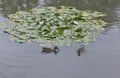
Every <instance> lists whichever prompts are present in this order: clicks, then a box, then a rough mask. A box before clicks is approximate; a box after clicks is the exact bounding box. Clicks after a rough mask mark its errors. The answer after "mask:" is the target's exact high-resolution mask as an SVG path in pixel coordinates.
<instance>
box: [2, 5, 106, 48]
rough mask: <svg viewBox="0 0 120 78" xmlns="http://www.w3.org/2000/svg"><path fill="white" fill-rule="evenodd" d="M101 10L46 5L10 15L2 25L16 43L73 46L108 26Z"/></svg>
mask: <svg viewBox="0 0 120 78" xmlns="http://www.w3.org/2000/svg"><path fill="white" fill-rule="evenodd" d="M105 15H106V14H102V13H101V12H97V11H80V10H77V9H76V8H75V7H68V6H60V7H42V8H34V9H31V10H29V11H28V12H25V11H18V12H16V13H15V14H9V15H8V20H7V21H6V22H5V24H4V25H3V26H1V28H2V29H3V30H4V31H5V32H7V33H8V34H9V35H10V39H11V40H14V41H16V42H22V43H23V42H27V41H28V40H32V42H33V41H34V42H48V43H49V42H50V43H52V44H54V45H60V46H63V45H65V46H72V45H74V44H76V43H78V42H79V43H82V44H88V43H90V42H92V41H94V40H95V38H96V36H97V34H98V33H99V32H100V31H102V30H103V29H104V26H105V25H106V22H104V21H103V20H99V18H100V17H103V16H105Z"/></svg>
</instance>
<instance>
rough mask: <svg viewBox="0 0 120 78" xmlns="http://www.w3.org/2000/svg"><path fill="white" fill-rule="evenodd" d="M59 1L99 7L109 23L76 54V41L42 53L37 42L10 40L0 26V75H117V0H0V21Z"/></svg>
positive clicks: (100, 77) (119, 55)
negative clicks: (10, 14)
mask: <svg viewBox="0 0 120 78" xmlns="http://www.w3.org/2000/svg"><path fill="white" fill-rule="evenodd" d="M59 5H67V6H74V7H76V8H77V9H82V10H96V11H101V12H103V13H106V14H107V15H108V16H107V17H106V18H105V20H106V21H107V22H108V23H109V25H108V26H107V27H106V30H105V32H102V33H101V34H100V35H98V36H97V40H96V41H95V42H93V43H91V44H89V45H87V46H85V52H84V53H82V54H81V56H80V57H79V56H78V55H77V52H76V51H77V49H78V48H79V47H80V46H79V44H77V45H75V46H73V47H66V46H63V47H59V49H60V52H59V53H58V54H57V55H55V54H54V53H49V54H43V53H41V51H42V50H41V47H40V46H39V43H23V44H19V43H16V42H13V41H10V40H9V36H8V35H7V34H5V33H4V32H3V31H2V30H1V29H0V78H120V60H119V59H120V47H119V46H120V0H0V24H1V23H3V22H4V21H5V20H6V14H9V13H14V12H16V11H19V10H25V11H27V10H29V9H31V8H34V7H42V6H59Z"/></svg>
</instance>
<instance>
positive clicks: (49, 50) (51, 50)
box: [42, 46, 60, 55]
mask: <svg viewBox="0 0 120 78" xmlns="http://www.w3.org/2000/svg"><path fill="white" fill-rule="evenodd" d="M59 51H60V50H59V48H58V47H57V46H54V48H49V47H42V53H44V54H49V53H54V54H55V55H57V53H58V52H59Z"/></svg>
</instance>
